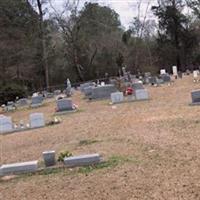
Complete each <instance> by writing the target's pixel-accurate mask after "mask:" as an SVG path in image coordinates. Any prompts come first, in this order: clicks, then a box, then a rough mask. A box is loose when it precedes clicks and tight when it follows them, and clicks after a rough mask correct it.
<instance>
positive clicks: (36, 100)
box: [31, 95, 44, 108]
mask: <svg viewBox="0 0 200 200" xmlns="http://www.w3.org/2000/svg"><path fill="white" fill-rule="evenodd" d="M43 100H44V97H43V96H42V95H38V96H34V97H32V102H31V107H32V108H35V107H39V106H41V105H42V103H43Z"/></svg>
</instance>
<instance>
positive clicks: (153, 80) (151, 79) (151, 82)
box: [149, 76, 157, 85]
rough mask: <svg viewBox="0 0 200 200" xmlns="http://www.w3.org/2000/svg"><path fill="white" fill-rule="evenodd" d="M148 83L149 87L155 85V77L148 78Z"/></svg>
mask: <svg viewBox="0 0 200 200" xmlns="http://www.w3.org/2000/svg"><path fill="white" fill-rule="evenodd" d="M149 83H150V84H151V85H156V84H157V78H156V77H155V76H152V77H149Z"/></svg>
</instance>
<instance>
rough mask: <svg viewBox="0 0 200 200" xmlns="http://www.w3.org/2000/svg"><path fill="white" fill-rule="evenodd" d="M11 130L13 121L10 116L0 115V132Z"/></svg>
mask: <svg viewBox="0 0 200 200" xmlns="http://www.w3.org/2000/svg"><path fill="white" fill-rule="evenodd" d="M12 131H13V123H12V119H11V117H6V116H4V115H0V134H2V133H8V132H12Z"/></svg>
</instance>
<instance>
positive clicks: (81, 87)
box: [80, 82, 95, 92]
mask: <svg viewBox="0 0 200 200" xmlns="http://www.w3.org/2000/svg"><path fill="white" fill-rule="evenodd" d="M90 86H95V84H94V83H93V82H87V83H83V84H81V85H80V90H81V92H84V88H86V87H90Z"/></svg>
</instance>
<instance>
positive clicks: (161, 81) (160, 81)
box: [156, 78, 164, 85]
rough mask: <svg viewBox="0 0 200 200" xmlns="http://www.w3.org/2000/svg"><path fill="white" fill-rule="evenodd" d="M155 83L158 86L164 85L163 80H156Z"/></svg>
mask: <svg viewBox="0 0 200 200" xmlns="http://www.w3.org/2000/svg"><path fill="white" fill-rule="evenodd" d="M156 82H157V84H158V85H161V84H163V83H164V81H163V79H161V78H157V80H156Z"/></svg>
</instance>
